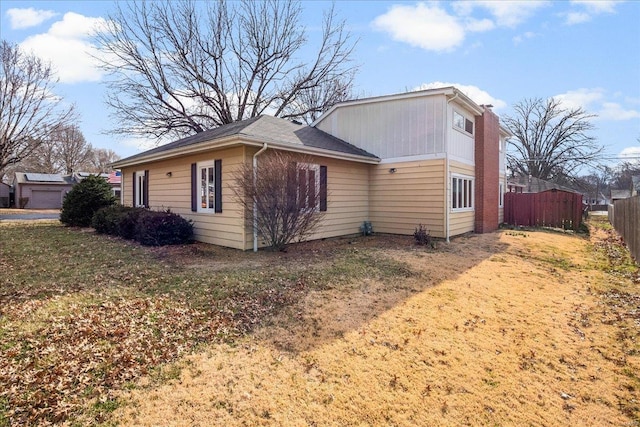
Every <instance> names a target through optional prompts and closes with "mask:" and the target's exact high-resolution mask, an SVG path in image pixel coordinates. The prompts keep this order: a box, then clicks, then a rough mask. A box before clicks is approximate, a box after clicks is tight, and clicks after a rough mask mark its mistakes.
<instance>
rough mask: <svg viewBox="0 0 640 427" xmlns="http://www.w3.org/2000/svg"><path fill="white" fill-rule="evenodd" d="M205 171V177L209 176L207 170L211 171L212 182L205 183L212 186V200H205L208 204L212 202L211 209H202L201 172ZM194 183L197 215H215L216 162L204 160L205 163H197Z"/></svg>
mask: <svg viewBox="0 0 640 427" xmlns="http://www.w3.org/2000/svg"><path fill="white" fill-rule="evenodd" d="M203 169H204V170H205V171H206V173H207V177H208V176H209V169H212V173H211V176H212V181H211V182H209V181H207V184H208V185H212V186H213V195H212V196H211V197H212V198H213V200H209V199H207V201H209V204H211V202H213V207H211V208H210V207H205V208H203V207H202V193H203V189H202V170H203ZM196 181H197V183H198V184H197V185H198V201H197V207H198V208H197V211H196V212H198V213H206V214H215V213H216V194H215V188H216V162H215V160H206V161H202V162H198V163H196Z"/></svg>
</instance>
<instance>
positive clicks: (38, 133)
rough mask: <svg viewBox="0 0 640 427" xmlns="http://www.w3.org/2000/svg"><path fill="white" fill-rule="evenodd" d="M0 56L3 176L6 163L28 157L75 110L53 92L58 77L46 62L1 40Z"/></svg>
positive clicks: (0, 135) (0, 174) (68, 118)
mask: <svg viewBox="0 0 640 427" xmlns="http://www.w3.org/2000/svg"><path fill="white" fill-rule="evenodd" d="M0 57H1V58H2V61H1V65H0V177H2V175H3V170H4V169H5V168H6V167H7V166H9V165H11V164H15V163H18V162H20V161H21V160H23V159H24V158H26V157H27V156H29V155H30V154H31V152H32V151H33V150H35V149H36V148H37V147H38V146H39V145H40V144H42V143H43V141H44V139H45V137H46V136H47V135H48V134H49V133H50V132H51V131H52V130H54V129H56V128H57V127H59V126H64V125H65V124H67V123H69V122H70V121H71V120H73V119H74V111H73V107H67V108H65V107H64V106H63V102H62V99H60V98H59V97H57V96H55V95H54V94H53V88H54V85H55V83H56V82H57V80H56V79H55V76H54V73H53V70H52V69H51V66H50V65H49V64H45V63H44V62H42V61H41V60H40V59H39V58H38V57H36V56H33V55H27V54H25V53H24V52H22V51H20V49H19V48H18V46H17V45H14V44H11V43H9V42H7V41H4V40H3V41H2V42H1V44H0Z"/></svg>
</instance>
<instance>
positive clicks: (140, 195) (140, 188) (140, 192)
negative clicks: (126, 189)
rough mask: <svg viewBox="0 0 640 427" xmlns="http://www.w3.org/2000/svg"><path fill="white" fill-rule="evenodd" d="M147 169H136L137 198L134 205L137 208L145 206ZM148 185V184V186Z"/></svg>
mask: <svg viewBox="0 0 640 427" xmlns="http://www.w3.org/2000/svg"><path fill="white" fill-rule="evenodd" d="M144 172H145V171H144V170H140V171H135V174H136V184H135V185H136V194H135V196H136V200H134V201H133V206H134V207H136V208H143V207H145V206H144V198H145V197H144V196H145V195H144V180H145V175H146V174H145V173H144ZM140 179H142V182H140ZM147 187H148V186H147ZM147 191H149V188H147ZM138 202H142V203H138Z"/></svg>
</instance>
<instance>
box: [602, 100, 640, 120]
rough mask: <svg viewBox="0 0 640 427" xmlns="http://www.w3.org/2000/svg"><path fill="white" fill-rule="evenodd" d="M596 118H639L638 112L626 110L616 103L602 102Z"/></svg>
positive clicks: (639, 113) (639, 112)
mask: <svg viewBox="0 0 640 427" xmlns="http://www.w3.org/2000/svg"><path fill="white" fill-rule="evenodd" d="M598 118H599V119H602V120H615V121H620V120H631V119H638V118H640V111H638V110H631V109H629V110H627V109H625V108H623V107H622V106H621V105H620V104H618V103H616V102H603V103H602V109H601V110H600V111H598Z"/></svg>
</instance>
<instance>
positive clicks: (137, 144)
mask: <svg viewBox="0 0 640 427" xmlns="http://www.w3.org/2000/svg"><path fill="white" fill-rule="evenodd" d="M169 142H171V141H169V140H161V141H158V140H157V139H150V138H142V137H140V138H136V137H133V138H125V139H122V140H120V141H118V144H120V145H123V146H124V147H127V148H133V149H135V150H136V151H138V152H143V151H147V150H151V149H152V148H156V147H159V146H161V145H165V144H167V143H169Z"/></svg>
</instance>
